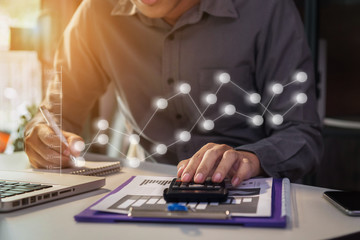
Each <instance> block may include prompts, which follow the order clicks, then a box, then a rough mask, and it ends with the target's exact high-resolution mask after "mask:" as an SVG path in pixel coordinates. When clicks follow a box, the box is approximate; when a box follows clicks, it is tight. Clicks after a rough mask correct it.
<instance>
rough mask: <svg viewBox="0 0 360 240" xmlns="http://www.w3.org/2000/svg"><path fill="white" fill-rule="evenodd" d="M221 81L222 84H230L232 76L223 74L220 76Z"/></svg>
mask: <svg viewBox="0 0 360 240" xmlns="http://www.w3.org/2000/svg"><path fill="white" fill-rule="evenodd" d="M219 81H220V82H221V83H228V82H230V74H228V73H226V72H223V73H220V74H219Z"/></svg>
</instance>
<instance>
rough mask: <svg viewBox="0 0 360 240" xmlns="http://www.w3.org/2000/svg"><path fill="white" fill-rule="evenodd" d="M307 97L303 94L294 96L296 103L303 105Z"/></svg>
mask: <svg viewBox="0 0 360 240" xmlns="http://www.w3.org/2000/svg"><path fill="white" fill-rule="evenodd" d="M307 99H308V98H307V96H306V94H305V93H299V94H298V95H296V102H297V103H300V104H304V103H306V102H307Z"/></svg>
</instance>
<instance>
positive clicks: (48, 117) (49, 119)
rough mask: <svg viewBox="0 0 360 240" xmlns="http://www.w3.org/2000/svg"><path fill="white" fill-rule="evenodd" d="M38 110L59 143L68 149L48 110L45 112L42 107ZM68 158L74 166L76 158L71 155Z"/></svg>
mask: <svg viewBox="0 0 360 240" xmlns="http://www.w3.org/2000/svg"><path fill="white" fill-rule="evenodd" d="M39 110H40V112H41V114H42V115H43V117H44V119H45V121H46V123H47V124H48V125H49V126H50V127H51V129H52V130H53V131H54V132H55V134H56V135H57V136H58V137H59V138H60V141H61V142H62V143H64V144H65V146H67V147H70V146H69V143H68V142H67V140H66V138H65V136H64V135H63V134H62V132H61V130H60V128H59V127H58V125H57V123H56V122H55V120H54V119H53V117H52V116H51V114H50V112H49V110H47V109H46V108H45V107H44V106H40V107H39ZM69 157H70V159H71V161H72V163H73V164H75V163H76V158H75V157H74V156H73V155H72V154H70V156H69Z"/></svg>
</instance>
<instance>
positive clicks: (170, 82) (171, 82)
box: [167, 78, 175, 85]
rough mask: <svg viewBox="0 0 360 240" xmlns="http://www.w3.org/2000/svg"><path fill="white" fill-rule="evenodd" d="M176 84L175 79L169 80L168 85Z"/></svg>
mask: <svg viewBox="0 0 360 240" xmlns="http://www.w3.org/2000/svg"><path fill="white" fill-rule="evenodd" d="M174 82H175V80H174V79H173V78H169V79H168V80H167V83H168V84H169V85H173V84H174Z"/></svg>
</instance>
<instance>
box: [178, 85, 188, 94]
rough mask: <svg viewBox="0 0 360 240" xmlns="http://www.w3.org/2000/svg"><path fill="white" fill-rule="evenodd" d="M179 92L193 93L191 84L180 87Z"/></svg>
mask: <svg viewBox="0 0 360 240" xmlns="http://www.w3.org/2000/svg"><path fill="white" fill-rule="evenodd" d="M179 91H180V92H181V93H182V94H188V93H189V92H190V91H191V86H190V85H189V84H187V83H183V84H181V85H180V87H179Z"/></svg>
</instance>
